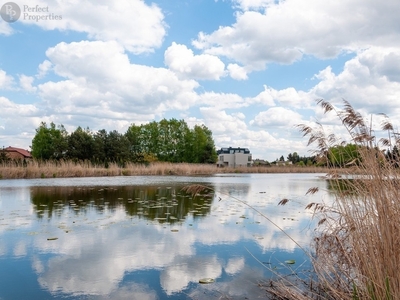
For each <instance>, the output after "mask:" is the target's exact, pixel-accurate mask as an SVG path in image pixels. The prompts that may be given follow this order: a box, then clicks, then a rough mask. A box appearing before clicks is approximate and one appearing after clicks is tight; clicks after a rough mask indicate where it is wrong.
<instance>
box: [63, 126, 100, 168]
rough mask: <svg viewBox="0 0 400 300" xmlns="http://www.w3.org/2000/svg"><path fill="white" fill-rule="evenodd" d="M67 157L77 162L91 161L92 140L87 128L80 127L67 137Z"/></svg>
mask: <svg viewBox="0 0 400 300" xmlns="http://www.w3.org/2000/svg"><path fill="white" fill-rule="evenodd" d="M67 140H68V151H67V157H68V158H70V159H77V160H91V159H92V158H93V152H94V139H93V136H92V133H91V132H90V130H89V128H86V129H85V130H83V129H82V128H81V127H80V126H79V127H78V128H77V129H76V130H75V131H74V132H73V133H71V134H70V135H69V136H68V139H67Z"/></svg>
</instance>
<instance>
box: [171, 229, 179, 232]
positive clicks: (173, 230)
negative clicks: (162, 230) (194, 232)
mask: <svg viewBox="0 0 400 300" xmlns="http://www.w3.org/2000/svg"><path fill="white" fill-rule="evenodd" d="M178 231H179V230H178V229H171V232H178Z"/></svg>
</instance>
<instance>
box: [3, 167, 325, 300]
mask: <svg viewBox="0 0 400 300" xmlns="http://www.w3.org/2000/svg"><path fill="white" fill-rule="evenodd" d="M318 175H320V174H245V175H242V174H238V175H216V176H209V177H169V176H168V177H158V176H155V177H154V176H153V177H147V176H132V177H107V178H71V179H36V180H1V181H0V299H1V300H6V299H61V298H62V299H220V298H223V297H228V298H229V299H245V297H247V298H248V299H254V298H258V297H265V296H266V293H265V291H264V290H263V289H262V288H261V287H260V286H259V283H262V282H265V281H267V280H268V279H269V278H273V277H274V276H275V275H274V273H275V272H278V273H279V274H286V275H290V274H291V273H293V272H295V273H297V274H302V272H303V271H305V272H307V271H309V270H310V265H309V262H308V259H307V256H306V255H305V254H304V252H303V251H302V250H301V249H300V248H299V246H298V245H296V244H295V243H294V242H293V241H291V240H290V239H289V238H288V237H287V236H286V235H285V234H283V233H282V231H280V230H279V229H278V227H277V226H279V227H280V228H282V229H284V230H285V232H287V233H288V234H289V235H290V236H291V237H292V238H293V239H294V240H296V241H297V242H298V243H299V244H300V245H301V246H302V247H304V248H308V247H309V245H310V243H311V239H312V234H313V228H314V225H313V224H312V221H311V214H310V212H307V211H306V210H305V209H304V207H305V206H306V205H307V204H308V203H309V202H312V201H313V202H315V201H321V200H323V199H328V198H329V197H330V196H329V194H328V193H319V194H316V195H311V196H310V195H309V196H306V195H305V194H306V192H307V190H308V189H309V188H310V187H319V188H320V189H326V188H327V185H326V182H325V181H324V180H322V179H320V178H319V177H318ZM192 183H199V184H203V185H205V186H208V187H211V188H212V189H214V190H215V191H216V194H215V195H211V193H210V192H209V191H208V192H204V193H203V194H202V195H200V196H198V197H196V198H193V197H192V196H190V195H187V194H185V193H184V192H183V191H182V190H181V189H182V187H184V186H187V185H189V184H192ZM232 197H235V198H238V199H240V200H241V201H244V202H240V201H237V200H235V199H233V198H232ZM284 198H286V199H289V200H290V201H289V203H288V204H287V205H285V206H278V205H277V204H278V202H279V201H280V200H282V199H284ZM245 203H246V204H248V205H251V206H252V207H253V208H250V207H248V206H247V205H246V204H245ZM256 210H258V211H259V212H260V213H262V214H264V215H265V216H266V217H267V218H269V219H270V220H271V221H272V222H274V223H275V224H276V225H277V226H275V225H273V224H272V223H271V222H270V221H268V220H267V219H266V218H265V217H263V216H261V215H260V214H259V212H257V211H256ZM292 259H293V260H295V261H296V263H295V264H294V265H288V264H285V261H286V260H292ZM201 278H213V279H215V282H214V283H212V284H206V285H204V284H199V283H198V281H199V279H201Z"/></svg>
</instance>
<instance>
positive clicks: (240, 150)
mask: <svg viewBox="0 0 400 300" xmlns="http://www.w3.org/2000/svg"><path fill="white" fill-rule="evenodd" d="M229 153H244V154H250V150H249V149H248V148H240V147H238V148H232V147H229V148H221V149H220V150H218V151H217V154H218V155H219V154H229Z"/></svg>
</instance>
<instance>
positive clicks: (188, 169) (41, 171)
mask: <svg viewBox="0 0 400 300" xmlns="http://www.w3.org/2000/svg"><path fill="white" fill-rule="evenodd" d="M324 172H326V168H323V167H304V166H303V167H302V166H253V167H237V168H229V167H224V168H218V167H217V166H216V165H210V164H189V163H162V162H155V163H151V164H148V165H144V164H133V163H129V164H126V165H125V166H124V167H119V166H118V165H117V164H115V163H110V164H109V165H108V167H107V168H106V167H104V166H103V165H95V164H92V163H91V162H73V161H46V162H42V161H37V160H33V161H28V162H27V163H26V164H22V163H19V164H16V163H15V162H6V163H2V164H0V179H17V178H64V177H99V176H136V175H187V176H192V175H212V174H220V173H324Z"/></svg>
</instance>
